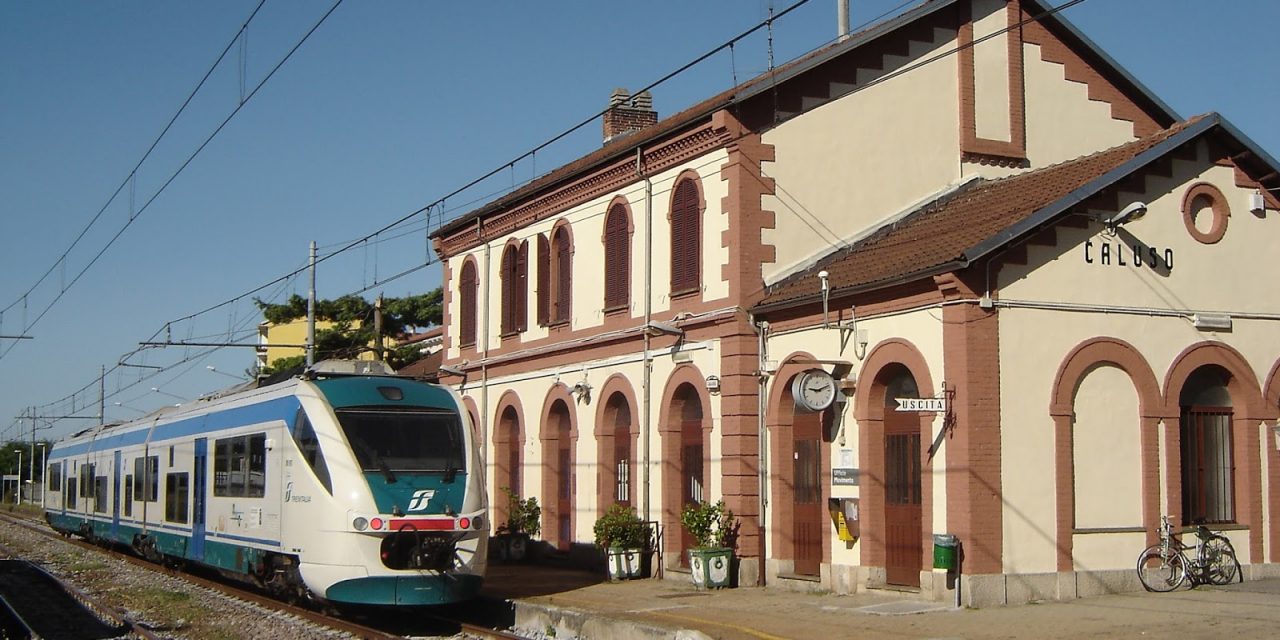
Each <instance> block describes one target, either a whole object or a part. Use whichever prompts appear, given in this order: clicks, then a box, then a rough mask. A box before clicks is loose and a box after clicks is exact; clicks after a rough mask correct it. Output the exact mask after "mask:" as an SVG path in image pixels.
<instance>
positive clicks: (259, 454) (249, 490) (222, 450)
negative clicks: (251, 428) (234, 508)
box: [213, 433, 267, 498]
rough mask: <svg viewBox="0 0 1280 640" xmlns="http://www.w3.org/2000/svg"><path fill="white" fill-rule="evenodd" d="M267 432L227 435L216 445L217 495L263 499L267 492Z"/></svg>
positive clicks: (215, 492)
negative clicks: (229, 436) (231, 436)
mask: <svg viewBox="0 0 1280 640" xmlns="http://www.w3.org/2000/svg"><path fill="white" fill-rule="evenodd" d="M266 476H267V434H265V433H255V434H253V435H247V436H237V437H234V438H223V439H221V440H217V441H215V442H214V445H213V495H215V496H219V497H233V498H261V497H262V496H264V495H266V489H267V485H266Z"/></svg>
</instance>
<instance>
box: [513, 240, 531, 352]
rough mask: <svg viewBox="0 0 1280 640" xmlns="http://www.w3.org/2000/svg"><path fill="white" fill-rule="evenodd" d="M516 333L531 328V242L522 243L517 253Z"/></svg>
mask: <svg viewBox="0 0 1280 640" xmlns="http://www.w3.org/2000/svg"><path fill="white" fill-rule="evenodd" d="M515 307H516V322H515V329H516V331H524V330H526V329H528V328H529V241H528V240H525V241H524V242H521V243H520V250H519V251H517V252H516V292H515Z"/></svg>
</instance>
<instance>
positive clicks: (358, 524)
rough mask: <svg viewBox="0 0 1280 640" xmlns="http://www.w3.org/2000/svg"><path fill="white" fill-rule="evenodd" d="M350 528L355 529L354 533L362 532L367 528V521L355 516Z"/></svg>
mask: <svg viewBox="0 0 1280 640" xmlns="http://www.w3.org/2000/svg"><path fill="white" fill-rule="evenodd" d="M351 526H352V527H355V530H356V531H364V530H365V529H368V528H369V519H368V518H365V517H363V516H357V517H356V519H355V520H352V521H351Z"/></svg>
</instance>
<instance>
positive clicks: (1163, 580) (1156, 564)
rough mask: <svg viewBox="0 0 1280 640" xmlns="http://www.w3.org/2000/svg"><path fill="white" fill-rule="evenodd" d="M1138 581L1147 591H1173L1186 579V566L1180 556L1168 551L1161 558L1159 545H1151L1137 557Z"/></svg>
mask: <svg viewBox="0 0 1280 640" xmlns="http://www.w3.org/2000/svg"><path fill="white" fill-rule="evenodd" d="M1138 579H1139V580H1141V581H1142V586H1143V587H1144V588H1146V590H1147V591H1157V592H1160V593H1164V592H1166V591H1173V590H1174V589H1177V588H1178V587H1180V586H1182V583H1183V581H1185V580H1186V579H1187V566H1186V563H1185V562H1184V561H1183V559H1182V554H1180V553H1178V552H1176V551H1173V550H1170V551H1169V552H1168V555H1166V556H1164V557H1161V554H1160V545H1153V546H1150V547H1147V548H1146V549H1145V550H1144V551H1143V552H1142V555H1140V556H1138Z"/></svg>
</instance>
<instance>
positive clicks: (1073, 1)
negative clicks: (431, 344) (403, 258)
mask: <svg viewBox="0 0 1280 640" xmlns="http://www.w3.org/2000/svg"><path fill="white" fill-rule="evenodd" d="M341 2H342V0H337V2H336V3H335V4H334V5H333V6H332V7H331V8H330V9H329V11H328V12H327V13H326V14H325V16H324V17H322V18H321V20H320V22H318V23H317V24H316V25H315V26H314V27H313V28H312V29H311V31H309V32H308V33H307V36H304V38H303V40H302V41H300V42H299V43H298V44H297V45H295V47H294V49H293V50H291V51H290V52H289V54H288V55H287V56H286V57H285V59H284V60H282V61H281V62H280V64H278V65H277V66H276V67H275V68H274V69H273V70H272V72H271V74H274V73H275V71H276V70H278V69H279V68H280V66H282V65H283V64H284V62H285V61H286V60H287V59H288V56H289V55H292V54H293V51H296V50H297V48H298V47H300V46H301V44H302V42H305V40H306V38H307V37H309V36H310V35H311V33H313V32H314V31H315V30H316V29H317V28H318V27H319V26H320V24H321V23H323V21H324V19H325V18H327V17H328V16H329V14H331V13H332V12H333V10H334V9H336V8H337V6H338V5H339V4H341ZM807 2H808V0H799V1H798V2H796V3H794V4H792V5H790V6H788V7H787V8H786V9H784V10H783V11H782V12H780V13H778V14H777V15H773V16H771V17H770V18H769V19H767V20H765V21H763V22H761V23H759V24H757V25H756V26H754V27H752V28H751V29H748V30H747V31H745V32H743V33H741V34H739V35H738V36H736V37H734V38H733V39H731V40H729V41H727V42H725V43H724V44H721V45H719V46H717V47H715V48H713V49H712V50H710V51H708V52H707V53H704V54H702V55H701V56H699V57H697V58H695V59H694V60H693V61H691V62H689V63H686V64H684V65H682V66H681V67H679V68H678V69H677V70H675V71H673V72H670V73H668V74H667V75H665V76H663V77H662V78H660V79H659V80H657V81H655V82H653V83H650V84H649V85H647V86H646V87H644V88H643V89H640V90H639V91H638V92H637V93H642V92H644V91H647V90H649V89H652V88H654V87H657V86H659V85H661V84H662V83H664V82H666V81H668V80H670V79H671V78H673V77H675V76H677V75H678V74H680V73H683V72H685V71H687V70H688V69H689V68H691V67H693V66H695V65H697V64H698V63H700V62H702V61H704V60H706V59H707V58H709V57H711V56H712V55H714V54H716V53H718V52H720V51H722V50H724V49H726V48H731V47H732V46H733V44H734V43H736V42H737V41H738V40H740V39H743V38H745V37H747V36H749V35H750V34H752V33H754V32H756V31H758V30H759V29H761V28H770V27H771V24H772V22H774V21H776V20H778V19H780V18H782V17H783V16H785V15H787V14H788V13H790V12H792V11H793V10H795V9H796V8H798V7H800V6H802V5H804V4H806V3H807ZM1082 2H1084V0H1069V1H1068V2H1065V3H1063V4H1062V5H1059V6H1056V7H1051V8H1050V9H1047V10H1046V11H1044V12H1042V13H1041V14H1038V15H1036V16H1032V17H1029V18H1026V19H1024V20H1022V21H1020V22H1018V23H1016V24H1014V25H1010V26H1009V27H1006V28H1004V29H1001V30H997V31H995V32H993V33H991V34H988V35H986V36H983V37H982V38H976V39H974V41H972V42H970V43H967V44H966V45H963V46H959V47H955V48H953V49H951V50H948V51H944V52H942V53H939V54H937V55H935V56H932V57H930V58H928V59H925V60H923V61H920V62H918V63H916V64H913V65H909V66H907V67H904V68H903V69H899V70H896V71H895V72H891V73H887V74H885V75H884V76H881V77H879V78H876V79H874V80H872V81H870V82H868V83H866V84H865V85H861V86H859V87H858V88H857V89H855V92H856V91H861V90H863V89H866V88H869V87H870V86H874V85H877V84H880V83H882V82H884V81H886V80H888V79H891V78H893V77H897V76H900V75H902V74H904V73H907V72H909V71H911V70H914V69H918V68H921V67H923V66H925V65H927V64H930V63H932V62H936V61H938V60H941V59H943V58H946V57H947V56H950V55H954V54H955V53H957V52H959V51H960V50H962V49H964V48H967V47H973V46H975V45H977V44H979V43H981V42H984V41H986V40H989V39H991V38H994V37H997V36H999V35H1001V34H1003V33H1006V32H1008V31H1010V30H1013V29H1018V28H1021V27H1022V26H1024V25H1026V24H1028V23H1030V22H1033V21H1038V20H1040V19H1042V18H1044V17H1046V16H1049V15H1053V14H1056V13H1058V12H1061V11H1063V10H1065V9H1067V8H1070V7H1072V6H1075V5H1077V4H1080V3H1082ZM908 3H909V2H908ZM908 3H903V5H899V7H897V8H895V9H891V10H890V11H888V12H886V13H884V14H881V15H882V17H883V16H884V15H888V14H889V13H892V12H894V11H896V10H897V9H898V8H901V6H905V4H908ZM861 26H865V24H864V25H861ZM271 74H268V76H267V78H270V75H271ZM263 83H265V79H264V81H263ZM261 86H262V84H259V85H258V86H257V87H255V89H254V90H253V92H251V93H250V94H249V96H248V98H246V102H247V101H248V99H249V98H252V96H253V94H254V93H256V92H257V91H258V89H260V88H261ZM607 112H608V109H607V108H606V109H605V110H603V111H600V112H598V113H596V114H595V115H593V116H591V117H590V118H589V119H587V120H584V121H582V122H580V123H578V124H576V125H574V126H573V127H571V128H569V129H567V130H565V131H563V132H561V133H560V134H557V135H556V136H553V137H552V138H550V139H548V140H546V141H544V142H543V143H541V144H539V145H537V146H535V147H533V148H532V149H530V150H529V151H526V152H524V153H522V154H521V155H519V156H517V157H516V158H515V159H514V160H511V161H509V162H505V163H503V164H501V165H499V166H498V167H497V168H495V169H493V170H491V171H489V172H487V173H485V174H483V175H481V176H480V177H478V178H475V179H473V180H471V181H470V182H468V183H466V184H464V185H463V186H461V187H458V188H456V189H454V190H453V191H451V192H449V193H448V194H446V195H444V196H441V197H439V198H437V199H436V200H434V201H432V202H431V203H430V204H427V205H425V206H423V207H420V208H418V209H416V210H414V211H413V212H412V213H409V214H407V215H404V216H402V217H401V218H399V219H397V220H395V221H394V222H392V223H390V224H387V225H385V226H383V227H381V228H379V229H378V230H377V231H374V232H372V233H370V234H367V235H365V236H363V237H361V238H359V239H355V240H352V241H350V242H347V243H346V244H344V245H342V246H341V248H340V249H338V250H336V251H334V252H332V253H330V254H327V255H325V256H322V257H317V260H316V262H317V264H319V263H320V262H322V261H324V260H328V259H330V258H333V257H335V256H337V255H340V254H343V253H345V252H347V251H350V250H351V249H353V248H355V247H357V246H361V245H362V244H364V243H366V242H367V241H368V240H370V239H373V238H377V237H378V236H380V235H381V234H383V233H385V232H387V231H389V230H391V229H394V228H396V227H398V226H400V225H402V224H404V223H405V222H407V221H409V220H411V219H413V218H414V217H416V216H418V215H421V214H423V213H424V212H425V213H428V215H429V214H430V212H431V210H433V209H434V208H436V207H439V208H440V209H441V211H442V215H441V216H440V220H441V222H440V226H443V225H444V224H447V222H445V216H444V215H443V211H445V204H446V202H447V201H448V200H449V199H451V198H454V197H456V196H458V195H460V194H462V193H464V192H466V191H468V190H470V189H471V188H472V187H475V186H476V185H478V184H480V183H482V182H484V181H485V180H487V179H489V178H491V177H493V176H494V175H497V174H498V173H499V172H501V171H503V170H504V169H507V168H508V166H510V165H513V164H514V163H516V162H519V161H521V160H523V159H525V158H529V157H533V156H534V154H536V153H537V152H538V151H540V150H543V149H545V148H547V147H548V146H550V145H551V144H554V143H555V142H558V141H559V140H561V139H563V138H565V137H567V136H568V135H571V134H572V133H573V132H574V131H576V130H578V129H580V128H582V127H584V126H586V125H587V124H590V123H591V122H594V121H595V120H596V119H597V118H599V117H601V116H603V115H604V114H605V113H607ZM233 115H234V114H233ZM225 124H226V122H224V123H223V125H224V126H225ZM220 129H221V126H220V127H219V130H220ZM215 135H216V132H215ZM210 139H211V138H210ZM205 144H208V140H206V142H205ZM203 146H204V145H202V146H201V148H203ZM197 153H198V151H197ZM189 162H190V159H189V160H188V163H189ZM183 166H184V167H185V166H186V165H185V164H184V165H183ZM175 177H176V174H175ZM171 180H172V178H170V181H171ZM167 184H168V183H166V185H167ZM498 193H501V191H500V192H498ZM157 195H158V194H157ZM488 197H492V196H488ZM483 198H484V197H481V198H479V199H477V200H475V201H479V200H481V199H483ZM151 201H154V196H153V198H152V199H151ZM151 201H148V203H147V204H148V205H149V204H150V202H151ZM475 201H472V202H475ZM145 206H146V205H144V208H145ZM462 206H466V205H462ZM457 209H458V207H457V206H455V208H454V209H453V210H455V211H456V210H457ZM428 220H429V218H428ZM427 227H428V228H430V222H428V223H427ZM437 228H439V226H438V227H437ZM402 235H407V234H402ZM399 237H402V236H399ZM379 242H381V241H379ZM329 246H335V245H332V244H331V245H329ZM99 255H100V254H99ZM436 262H438V260H427V261H425V262H424V263H421V264H419V265H416V266H414V267H411V268H409V269H407V270H405V271H402V272H400V273H398V274H396V275H394V276H391V277H389V278H387V279H385V280H381V281H378V282H375V283H374V284H372V285H369V286H366V287H364V288H363V289H359V290H357V291H354V292H352V293H355V294H359V293H364V292H367V291H368V290H370V289H373V288H375V287H378V286H382V285H384V284H386V283H388V282H391V281H394V280H397V279H399V278H402V277H405V276H407V275H410V274H412V273H415V272H417V271H419V270H421V269H424V268H426V267H428V266H431V265H432V264H435V263H436ZM308 268H310V267H309V266H303V267H299V268H297V269H295V270H294V271H292V272H290V273H288V274H286V275H284V276H280V277H278V278H276V279H274V280H271V281H270V282H267V283H266V284H263V285H260V286H258V287H255V288H254V289H252V290H250V291H248V292H245V293H243V294H240V295H238V296H236V297H234V298H231V299H229V300H226V301H223V302H221V303H218V304H216V305H213V306H210V307H207V308H205V309H202V310H201V311H197V312H195V313H192V314H189V315H187V316H184V317H182V318H179V319H178V320H175V321H170V322H169V323H166V324H165V328H168V327H170V326H171V325H172V324H177V323H180V322H183V321H187V320H192V319H195V318H196V317H198V316H201V315H204V314H206V313H209V312H211V311H213V310H216V309H219V308H221V307H223V306H227V305H229V304H234V303H235V302H237V301H239V300H242V299H244V298H246V297H248V296H251V295H253V294H255V293H258V292H260V291H262V290H264V289H266V288H268V287H270V286H272V285H274V284H279V283H287V282H288V281H290V280H292V279H293V278H294V277H296V276H298V275H299V274H301V273H303V272H305V271H306V270H307V269H308ZM82 274H83V272H82ZM82 274H81V275H82ZM78 277H79V276H77V278H78ZM73 283H74V280H73ZM46 311H47V309H46ZM42 315H43V314H42ZM32 324H34V322H33V323H32ZM164 330H165V329H164V328H162V329H161V330H158V331H157V332H156V333H155V334H152V340H154V339H155V338H156V337H157V336H158V335H159V334H160V333H162V332H164ZM148 341H150V340H148ZM216 350H217V348H212V349H209V350H208V351H206V352H203V354H202V357H203V356H207V355H209V354H210V353H212V352H213V351H216ZM138 351H139V350H138V349H135V350H134V351H133V352H131V354H133V353H137V352H138ZM7 352H8V351H7V350H6V351H5V352H4V353H7ZM126 357H128V356H126ZM0 358H3V353H0ZM188 361H190V358H184V359H183V360H182V361H179V362H178V363H175V364H174V365H170V367H166V368H165V369H168V368H171V367H173V366H177V365H180V364H183V363H185V362H188ZM116 368H117V367H113V368H112V371H114V370H115V369H116ZM152 375H155V374H152ZM146 379H149V376H147V377H146ZM95 382H96V381H95ZM134 384H137V383H134ZM91 385H92V383H91V384H90V385H86V386H85V387H83V388H82V389H81V390H80V391H77V392H76V393H81V392H83V391H84V390H86V389H88V388H89V387H90V386H91ZM131 386H132V385H131ZM72 395H74V394H72ZM65 400H66V398H64V399H63V400H59V401H54V402H52V403H48V404H47V405H41V406H42V407H43V406H48V405H53V404H56V403H58V402H62V401H65Z"/></svg>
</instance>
